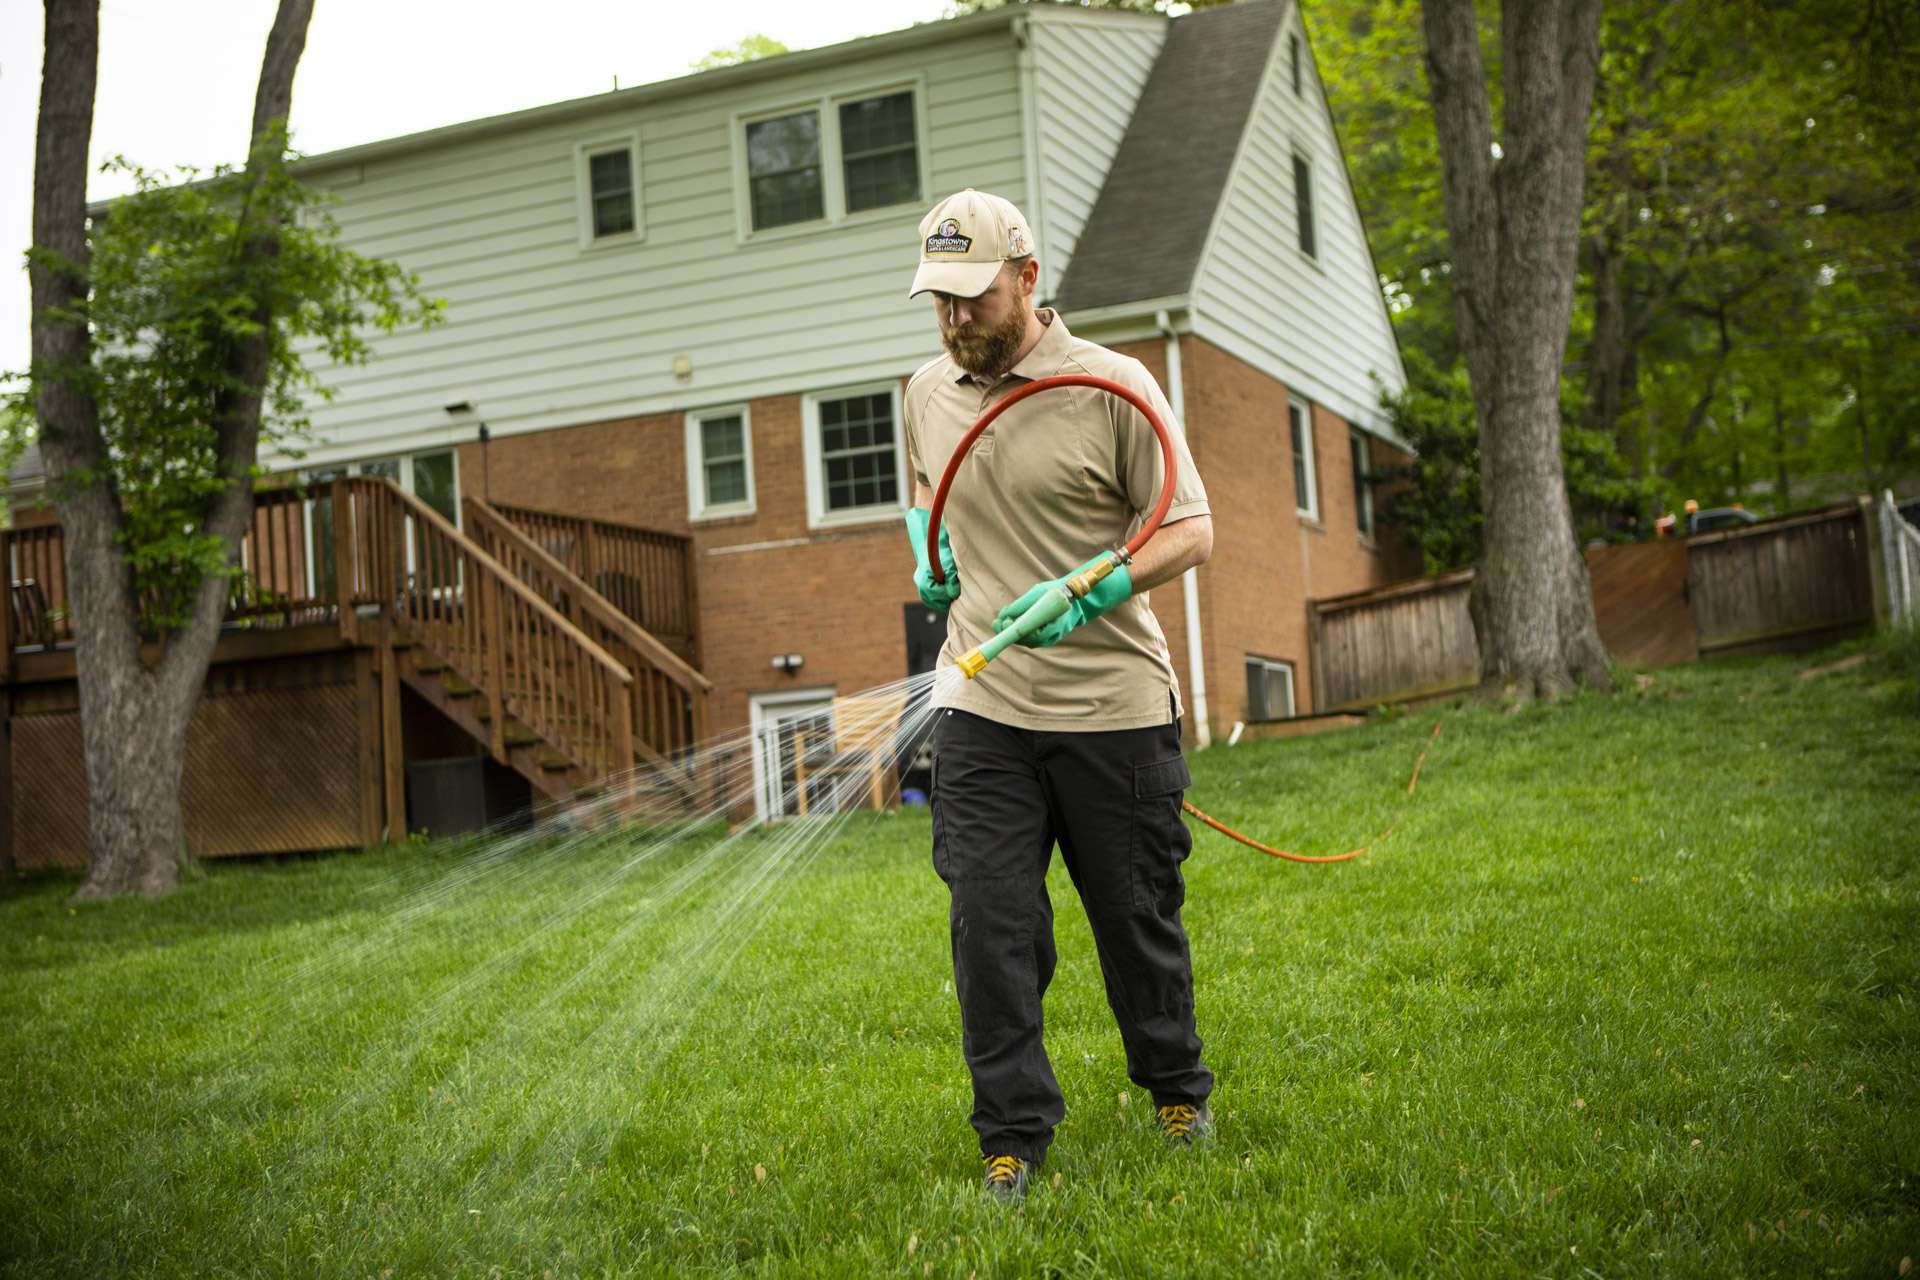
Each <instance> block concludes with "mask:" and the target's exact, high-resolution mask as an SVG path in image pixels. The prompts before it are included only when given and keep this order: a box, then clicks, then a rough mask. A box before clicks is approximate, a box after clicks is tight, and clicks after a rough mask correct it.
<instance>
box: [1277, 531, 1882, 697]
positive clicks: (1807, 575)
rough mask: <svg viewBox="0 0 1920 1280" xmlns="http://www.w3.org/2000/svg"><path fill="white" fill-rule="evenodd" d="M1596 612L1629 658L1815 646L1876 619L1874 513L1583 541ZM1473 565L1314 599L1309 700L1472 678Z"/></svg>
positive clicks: (1421, 691)
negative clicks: (1679, 537)
mask: <svg viewBox="0 0 1920 1280" xmlns="http://www.w3.org/2000/svg"><path fill="white" fill-rule="evenodd" d="M1587 569H1588V574H1589V577H1590V578H1591V579H1592V582H1593V591H1594V615H1595V619H1596V621H1597V622H1598V624H1599V627H1600V635H1601V638H1602V640H1603V641H1605V642H1606V644H1607V648H1608V651H1609V652H1611V653H1612V654H1613V655H1614V657H1615V658H1617V659H1619V660H1620V661H1623V662H1632V663H1636V664H1643V665H1664V664H1668V663H1674V662H1688V661H1691V660H1693V659H1694V658H1696V657H1698V656H1700V655H1703V654H1724V653H1735V652H1761V651H1766V650H1770V649H1779V648H1789V647H1805V646H1809V645H1814V644H1819V643H1822V642H1824V641H1826V640H1829V639H1835V638H1838V637H1840V636H1842V635H1845V634H1847V633H1848V632H1850V631H1854V630H1858V629H1861V628H1863V627H1867V626H1871V625H1872V623H1873V587H1872V576H1871V568H1870V565H1869V551H1868V545H1867V525H1866V516H1865V513H1864V508H1863V507H1862V506H1861V505H1860V504H1859V503H1845V504H1843V505H1840V506H1835V507H1829V508H1827V509H1825V510H1822V511H1811V512H1806V513H1803V514H1800V515H1795V516H1788V517H1785V518H1783V519H1779V520H1767V521H1762V522H1761V523H1759V524H1754V525H1747V526H1745V527H1743V528H1736V529H1727V530H1723V531H1720V532H1716V533H1703V534H1696V535H1695V536H1694V537H1692V538H1688V539H1686V540H1685V541H1684V542H1673V543H1640V544H1635V545H1629V546H1619V547H1595V548H1592V549H1590V550H1589V551H1588V552H1587ZM1472 582H1473V571H1472V570H1470V569H1469V570H1463V571H1461V572H1458V573H1451V574H1446V575H1444V576H1441V577H1437V578H1421V579H1417V580H1415V581H1412V582H1401V583H1395V584H1393V585H1391V586H1387V587H1379V588H1375V589H1373V590H1371V591H1362V592H1356V593H1354V594H1351V595H1345V596H1337V597H1333V598H1330V599H1324V600H1312V601H1309V602H1308V604H1307V619H1308V631H1309V638H1310V642H1311V644H1312V648H1313V653H1312V668H1313V706H1314V710H1316V711H1337V710H1342V709H1348V708H1354V707H1368V706H1374V705H1377V704H1379V703H1383V702H1405V701H1410V700H1412V699H1416V698H1421V697H1427V696H1431V695H1434V694H1443V693H1450V692H1454V691H1456V690H1459V689H1464V688H1467V687H1470V686H1471V685H1473V684H1474V683H1476V682H1477V681H1478V679H1479V671H1480V652H1479V646H1478V644H1477V643H1476V642H1475V639H1474V634H1473V623H1472V620H1471V618H1470V616H1469V614H1468V612H1467V594H1468V592H1469V591H1470V590H1471V587H1472Z"/></svg>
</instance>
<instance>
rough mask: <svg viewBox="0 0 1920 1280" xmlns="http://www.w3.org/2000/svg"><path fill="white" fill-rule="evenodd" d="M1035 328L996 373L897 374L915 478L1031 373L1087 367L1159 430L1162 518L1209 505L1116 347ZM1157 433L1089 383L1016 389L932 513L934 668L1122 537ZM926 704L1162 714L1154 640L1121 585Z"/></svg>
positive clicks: (1037, 716)
mask: <svg viewBox="0 0 1920 1280" xmlns="http://www.w3.org/2000/svg"><path fill="white" fill-rule="evenodd" d="M1040 318H1041V320H1043V321H1045V322H1047V329H1046V333H1045V335H1044V336H1043V337H1042V338H1041V339H1040V341H1039V342H1038V343H1036V344H1035V345H1034V348H1033V350H1032V351H1030V352H1028V353H1027V356H1026V358H1025V359H1023V360H1022V361H1020V363H1019V364H1017V365H1015V366H1014V367H1013V369H1012V370H1011V371H1009V372H1008V373H1006V374H1004V375H1002V376H1001V377H999V378H997V379H993V380H990V381H989V380H982V379H976V378H974V377H973V376H972V375H970V374H968V373H966V372H965V371H964V370H962V369H961V368H960V366H959V365H957V364H955V363H954V362H953V359H952V358H951V357H949V356H941V357H940V358H939V359H938V360H935V361H933V362H932V363H931V364H928V365H926V366H924V367H923V368H922V369H921V370H920V371H919V372H918V373H916V374H914V375H913V378H912V380H911V381H910V382H908V384H907V394H906V427H907V456H908V457H909V458H910V459H911V460H912V464H913V470H914V474H915V475H916V476H918V477H919V478H920V480H921V481H922V482H923V483H925V484H927V485H928V486H929V487H932V486H936V485H938V484H939V482H940V476H941V473H942V472H944V471H945V470H946V467H947V462H948V460H949V459H950V458H952V456H953V451H954V449H955V448H956V447H957V446H958V445H959V443H960V437H961V436H963V435H965V434H966V433H967V430H968V428H970V427H972V426H973V424H974V422H975V421H977V420H978V419H979V417H980V415H981V414H982V413H983V412H985V411H986V409H987V408H988V406H990V405H991V404H993V402H994V401H996V400H998V399H1000V398H1001V397H1002V396H1004V395H1006V394H1007V393H1008V392H1010V391H1012V390H1014V389H1015V388H1016V387H1019V386H1022V385H1024V384H1025V383H1028V382H1031V381H1033V380H1034V379H1036V378H1043V377H1047V376H1049V375H1051V374H1056V373H1089V374H1093V375H1095V376H1097V377H1102V378H1110V379H1112V380H1113V381H1115V382H1118V383H1120V384H1121V385H1123V386H1126V387H1129V388H1131V389H1133V390H1135V391H1137V392H1139V393H1140V394H1141V396H1142V397H1143V398H1145V399H1146V401H1147V403H1149V404H1151V405H1152V406H1153V407H1154V411H1155V412H1156V413H1158V414H1159V415H1160V416H1161V418H1162V420H1163V421H1165V422H1166V424H1167V426H1168V427H1169V429H1171V430H1172V431H1173V433H1174V455H1175V458H1176V460H1177V467H1178V471H1179V475H1178V478H1177V484H1176V486H1175V489H1174V497H1173V505H1172V506H1171V507H1170V508H1169V509H1168V511H1167V518H1166V523H1168V524H1171V523H1173V522H1174V521H1176V520H1182V519H1185V518H1186V517H1188V516H1200V515H1206V514H1208V510H1207V494H1206V490H1205V489H1204V488H1203V487H1202V486H1201V484H1200V476H1199V474H1198V473H1197V472H1196V471H1195V470H1194V466H1193V458H1192V456H1191V455H1190V454H1189V453H1188V452H1187V442H1186V437H1185V435H1184V433H1182V432H1181V430H1180V427H1179V425H1178V424H1177V423H1176V422H1175V421H1174V417H1173V410H1172V408H1171V407H1170V406H1169V405H1168V404H1167V398H1166V396H1164V395H1162V394H1161V392H1160V388H1159V386H1158V385H1157V384H1155V382H1154V380H1153V376H1152V375H1151V374H1149V373H1148V372H1147V370H1146V367H1145V366H1144V365H1142V364H1141V363H1140V362H1139V361H1138V360H1135V359H1133V358H1132V357H1131V356H1123V355H1120V354H1119V353H1118V352H1114V351H1109V350H1107V349H1106V348H1105V347H1102V346H1098V345H1096V344H1094V343H1091V342H1085V341H1082V340H1081V339H1079V338H1076V337H1074V336H1073V335H1072V334H1071V333H1069V332H1068V331H1067V326H1066V324H1065V323H1064V322H1063V321H1062V320H1061V319H1060V317H1059V316H1058V315H1057V314H1055V313H1053V312H1052V311H1049V310H1042V311H1041V312H1040ZM1161 471H1162V464H1161V457H1160V443H1159V439H1158V437H1156V436H1155V435H1154V432H1153V427H1152V426H1151V425H1150V424H1149V423H1148V422H1147V420H1146V418H1145V417H1144V416H1143V415H1142V414H1141V413H1140V412H1139V410H1137V409H1135V408H1134V407H1133V406H1132V405H1130V404H1128V403H1127V402H1126V401H1124V400H1122V399H1120V398H1119V397H1118V396H1115V395H1111V394H1109V393H1107V392H1104V391H1096V390H1094V389H1093V388H1091V387H1062V388H1059V389H1057V390H1053V391H1045V392H1042V393H1040V394H1039V395H1036V396H1034V397H1033V398H1031V399H1029V400H1023V401H1021V402H1020V403H1019V404H1017V405H1015V406H1014V407H1013V408H1011V409H1009V410H1007V412H1005V413H1004V414H1002V415H1000V417H999V418H997V419H995V420H994V423H993V425H992V426H990V427H988V428H987V429H986V431H985V432H984V433H983V434H982V435H981V436H980V438H979V440H977V441H975V442H974V446H973V449H972V451H971V452H969V454H968V455H967V460H966V461H965V462H964V463H962V464H961V467H960V472H959V474H958V475H956V476H955V477H954V480H953V488H952V489H951V490H950V491H949V492H948V494H947V505H946V509H945V511H944V513H943V514H942V516H941V524H942V526H943V527H944V528H945V529H946V532H947V538H948V541H949V542H951V543H952V545H953V554H954V558H955V560H956V561H957V562H958V563H959V566H960V598H959V599H958V600H956V601H954V604H953V608H952V609H951V610H950V611H949V612H948V615H947V643H946V647H945V648H944V649H942V650H941V651H940V664H941V665H942V666H946V665H948V664H950V663H952V662H953V661H954V660H955V659H956V658H957V657H958V656H959V655H961V654H963V653H966V652H967V651H968V650H970V649H972V648H973V647H974V646H976V645H978V644H980V643H982V642H983V641H985V640H986V639H988V638H989V637H990V636H992V635H993V616H994V614H996V613H998V612H999V611H1000V609H1001V608H1002V607H1003V606H1005V605H1006V604H1007V603H1008V602H1010V601H1012V600H1014V599H1016V598H1018V597H1019V596H1020V595H1021V594H1022V593H1023V592H1025V591H1026V590H1027V588H1029V587H1031V586H1033V584H1034V583H1036V582H1041V581H1044V580H1046V579H1049V578H1059V577H1063V576H1065V575H1066V574H1068V573H1071V572H1073V570H1075V569H1077V568H1078V567H1079V566H1080V565H1082V564H1084V563H1085V562H1086V561H1088V560H1090V559H1092V558H1093V557H1094V556H1096V555H1098V554H1099V553H1100V552H1101V551H1104V550H1109V549H1111V548H1113V547H1117V546H1119V545H1120V544H1121V543H1123V542H1125V541H1126V540H1127V538H1128V537H1130V536H1131V535H1132V534H1133V533H1134V532H1135V531H1136V530H1137V529H1138V528H1139V527H1140V523H1141V521H1142V520H1143V519H1144V518H1145V517H1146V515H1147V514H1148V513H1149V512H1151V511H1152V510H1153V504H1154V503H1155V502H1156V501H1158V499H1159V497H1160V482H1161ZM939 705H942V706H948V707H954V708H957V709H959V710H962V711H971V712H973V713H974V714H976V715H981V716H985V717H986V718H988V719H990V720H994V721H998V722H999V723H1001V724H1007V725H1012V726H1014V727H1016V728H1021V729H1053V730H1060V729H1070V730H1098V729H1139V728H1144V727H1146V726H1148V725H1156V724H1166V723H1167V722H1168V721H1169V720H1170V719H1172V717H1173V716H1174V715H1175V714H1177V708H1178V705H1179V682H1178V681H1177V680H1176V679H1175V678H1174V674H1173V664H1172V663H1171V662H1170V661H1169V660H1168V657H1167V639H1166V636H1165V635H1163V634H1162V633H1161V631H1160V624H1159V622H1158V621H1156V620H1155V619H1154V616H1153V611H1152V610H1150V609H1149V608H1147V597H1146V595H1145V594H1136V595H1135V596H1134V597H1133V598H1132V599H1130V600H1128V601H1126V602H1125V603H1123V604H1121V605H1120V606H1119V607H1118V608H1116V609H1114V610H1113V611H1112V612H1110V613H1108V614H1106V615H1105V616H1103V617H1100V618H1096V619H1095V620H1094V621H1092V622H1090V623H1088V624H1087V625H1086V626H1083V627H1079V628H1077V629H1075V630H1074V631H1072V632H1070V633H1069V634H1068V635H1067V638H1066V639H1065V640H1062V641H1061V642H1060V643H1059V644H1057V645H1054V646H1053V647H1052V648H1047V649H1029V648H1026V647H1024V646H1022V645H1014V646H1013V647H1011V648H1009V649H1008V650H1007V651H1006V652H1005V653H1003V654H1001V655H1000V656H999V657H998V658H996V659H994V661H993V662H992V663H990V664H989V665H988V666H987V668H986V670H984V671H982V672H981V673H980V675H979V676H978V677H976V678H975V679H972V680H965V681H959V682H957V684H956V686H955V687H954V688H953V689H952V691H951V692H948V693H945V694H943V695H940V696H939Z"/></svg>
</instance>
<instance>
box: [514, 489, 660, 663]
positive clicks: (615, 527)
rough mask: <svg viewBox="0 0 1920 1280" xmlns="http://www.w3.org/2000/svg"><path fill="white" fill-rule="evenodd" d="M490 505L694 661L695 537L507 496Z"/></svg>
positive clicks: (587, 581)
mask: <svg viewBox="0 0 1920 1280" xmlns="http://www.w3.org/2000/svg"><path fill="white" fill-rule="evenodd" d="M493 510H494V511H495V512H496V513H498V514H499V515H502V516H505V517H506V518H507V519H508V520H510V521H512V522H513V524H514V525H515V526H516V527H517V528H518V529H519V530H520V532H522V533H524V534H526V535H527V537H529V538H530V539H532V540H533V541H534V542H536V543H538V544H539V546H540V547H541V549H542V550H544V551H545V552H546V553H547V554H548V555H550V556H552V557H553V558H554V559H555V560H557V561H558V562H559V563H560V564H562V565H563V566H565V567H566V570H567V572H569V573H571V574H573V575H574V576H575V577H576V578H579V579H580V580H582V581H583V582H585V583H586V584H587V585H589V586H591V587H592V588H593V589H594V590H595V591H598V592H599V593H600V594H601V595H602V596H604V597H606V598H607V599H608V600H609V601H611V602H612V603H613V605H614V607H615V608H617V609H619V610H620V611H621V612H622V613H624V614H626V615H627V616H628V617H629V618H632V619H633V620H634V621H635V622H638V623H639V624H640V625H641V626H643V627H645V628H646V629H647V630H648V631H650V632H651V633H653V635H654V637H655V638H657V639H659V640H661V641H663V642H665V643H666V645H667V646H668V647H669V648H671V649H673V650H674V651H675V652H676V653H678V654H679V655H680V656H681V657H683V658H685V659H687V660H689V661H694V662H697V661H698V655H697V653H696V650H695V632H694V619H695V617H696V616H697V612H698V608H697V605H696V603H695V600H694V578H693V567H692V561H693V541H692V539H690V538H687V537H684V536H682V535H680V534H677V533H662V532H660V531H659V530H657V529H643V528H641V527H640V526H638V525H631V524H620V523H617V522H615V521H612V520H593V519H589V518H587V517H585V516H570V515H563V514H561V513H559V512H556V511H541V510H538V509H536V508H534V507H520V506H514V505H511V504H509V503H501V502H496V503H494V504H493Z"/></svg>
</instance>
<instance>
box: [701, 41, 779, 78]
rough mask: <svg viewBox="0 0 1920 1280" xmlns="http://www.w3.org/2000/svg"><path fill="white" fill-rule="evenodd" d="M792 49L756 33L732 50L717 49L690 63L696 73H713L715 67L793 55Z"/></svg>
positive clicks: (732, 65)
mask: <svg viewBox="0 0 1920 1280" xmlns="http://www.w3.org/2000/svg"><path fill="white" fill-rule="evenodd" d="M791 52H793V51H792V50H791V49H789V48H787V46H786V45H784V44H781V43H780V42H779V41H778V40H775V39H774V38H773V37H772V36H765V35H761V34H759V33H758V32H755V33H754V34H753V35H750V36H748V37H746V38H745V39H744V40H742V41H741V42H740V43H739V44H736V45H733V46H732V47H730V48H725V49H715V50H713V51H712V52H711V53H709V54H707V56H706V57H704V58H701V59H700V60H699V61H697V62H692V63H689V64H688V65H689V66H691V67H692V68H693V69H694V70H695V71H712V70H713V69H714V68H715V67H734V66H738V65H739V64H741V63H743V62H758V61H759V60H760V59H762V58H772V57H775V56H777V55H779V54H782V53H791Z"/></svg>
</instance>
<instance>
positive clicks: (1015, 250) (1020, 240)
mask: <svg viewBox="0 0 1920 1280" xmlns="http://www.w3.org/2000/svg"><path fill="white" fill-rule="evenodd" d="M1007 256H1008V257H1009V258H1024V257H1026V256H1027V233H1026V231H1025V230H1024V229H1023V228H1021V227H1009V228H1007Z"/></svg>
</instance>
